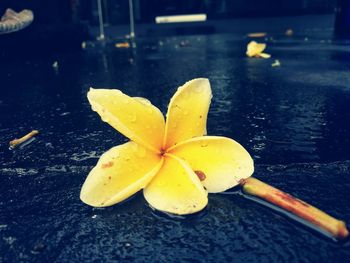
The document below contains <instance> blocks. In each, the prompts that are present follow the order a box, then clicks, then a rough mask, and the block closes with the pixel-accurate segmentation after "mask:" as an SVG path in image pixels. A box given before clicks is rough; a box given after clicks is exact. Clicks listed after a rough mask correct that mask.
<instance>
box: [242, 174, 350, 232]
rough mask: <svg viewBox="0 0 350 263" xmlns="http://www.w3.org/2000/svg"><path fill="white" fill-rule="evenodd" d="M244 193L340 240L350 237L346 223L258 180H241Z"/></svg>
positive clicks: (251, 178)
mask: <svg viewBox="0 0 350 263" xmlns="http://www.w3.org/2000/svg"><path fill="white" fill-rule="evenodd" d="M240 184H241V186H242V187H243V192H244V193H247V194H250V195H253V196H257V197H260V198H262V199H264V200H266V201H268V202H270V203H272V204H275V205H277V206H279V207H281V208H283V209H284V210H287V211H289V212H291V213H293V214H295V215H297V216H298V217H300V218H303V219H304V220H306V221H308V222H310V223H311V224H313V225H316V226H318V227H320V228H321V229H323V230H324V231H326V232H328V233H329V234H331V235H332V236H333V237H335V238H338V239H344V238H346V237H347V236H348V235H349V231H348V229H347V228H346V225H345V222H344V221H341V220H338V219H336V218H334V217H332V216H330V215H328V214H326V213H324V212H323V211H321V210H319V209H317V208H316V207H314V206H312V205H309V204H307V203H305V202H303V201H302V200H300V199H297V198H295V197H293V196H291V195H289V194H287V193H284V192H282V191H281V190H278V189H277V188H274V187H272V186H270V185H268V184H266V183H264V182H262V181H260V180H258V179H255V178H253V177H250V178H248V179H244V180H241V182H240Z"/></svg>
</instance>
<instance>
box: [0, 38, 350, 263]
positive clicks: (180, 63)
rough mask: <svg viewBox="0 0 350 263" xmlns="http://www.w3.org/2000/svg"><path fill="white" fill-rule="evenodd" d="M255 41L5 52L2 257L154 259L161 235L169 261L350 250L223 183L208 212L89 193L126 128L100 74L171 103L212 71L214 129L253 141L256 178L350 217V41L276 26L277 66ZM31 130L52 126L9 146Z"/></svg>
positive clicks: (331, 255) (161, 251)
mask: <svg viewBox="0 0 350 263" xmlns="http://www.w3.org/2000/svg"><path fill="white" fill-rule="evenodd" d="M183 41H185V42H183ZM247 42H248V39H245V38H242V37H237V36H232V35H211V36H194V37H191V36H188V37H164V38H149V39H140V40H139V41H138V43H137V48H136V49H134V50H131V49H117V48H115V47H114V43H111V44H110V45H107V46H106V47H105V48H104V49H99V48H88V49H86V50H84V51H82V52H81V53H79V54H66V55H57V56H55V57H52V58H49V59H37V60H28V61H23V62H21V63H19V62H18V61H6V62H5V61H4V62H1V63H0V69H1V70H0V79H1V82H2V83H1V86H0V89H1V95H0V120H1V121H0V132H1V142H0V147H1V155H0V164H1V167H0V175H1V177H2V183H1V184H0V193H2V194H1V198H0V235H1V236H2V239H1V238H0V251H1V254H2V259H3V260H4V261H5V262H6V261H10V260H11V259H15V260H14V261H31V260H32V259H34V260H33V261H35V260H43V261H45V260H52V259H53V260H57V261H70V260H73V261H75V262H79V261H82V260H93V259H102V260H104V261H111V260H133V261H135V260H137V259H138V258H139V259H142V260H141V261H146V260H152V259H154V258H153V257H154V255H155V254H154V253H155V252H154V248H155V247H157V248H158V252H157V253H158V254H157V256H158V257H159V259H160V261H162V259H163V260H165V259H169V258H168V257H169V256H171V257H173V258H174V261H176V260H179V261H186V260H187V261H189V260H191V262H195V260H198V261H201V262H202V260H201V259H202V258H203V257H204V258H205V259H206V260H207V261H214V260H215V261H221V262H223V261H228V260H230V259H232V257H233V255H234V258H235V259H236V260H237V262H243V261H244V262H246V261H252V262H253V261H256V260H257V258H259V262H281V261H283V262H293V261H298V260H300V259H301V258H303V260H305V262H316V261H317V262H323V261H324V262H325V261H333V262H336V261H339V260H342V259H344V258H345V257H349V255H350V254H349V252H348V248H349V243H348V242H345V243H343V244H335V243H331V242H329V241H328V240H324V239H323V238H320V237H319V236H317V235H314V234H311V233H310V232H309V231H308V230H305V229H304V228H302V227H300V226H299V225H297V224H294V223H291V222H290V221H288V220H286V219H285V218H284V217H283V216H281V215H279V214H275V213H273V212H272V211H270V210H267V209H266V208H264V207H261V206H259V205H257V204H254V203H251V202H249V201H248V200H244V199H241V198H239V197H238V196H231V195H213V196H211V197H210V199H211V200H210V202H209V204H210V205H209V206H208V208H207V209H206V211H204V212H203V213H204V214H203V213H200V214H198V215H195V216H194V217H193V218H191V219H190V220H186V221H181V220H172V219H169V218H167V217H162V216H159V215H158V214H154V213H153V212H152V211H151V209H149V208H148V207H147V206H146V203H145V201H144V200H143V198H142V195H137V196H136V197H135V198H134V199H132V200H130V201H129V202H126V203H124V204H121V205H119V206H115V207H111V208H107V209H92V208H90V207H87V206H85V205H84V204H82V203H81V202H80V200H79V190H80V187H81V184H82V183H83V181H84V179H85V177H86V174H87V173H88V171H89V170H90V169H91V167H92V166H93V165H94V164H95V163H96V161H97V159H98V157H99V156H100V155H101V154H102V153H103V152H105V151H106V150H107V149H109V148H111V147H112V146H114V145H117V144H120V143H121V142H124V141H125V140H126V139H125V138H124V137H123V136H121V135H120V134H118V133H117V132H116V131H115V130H114V129H113V128H111V127H109V126H108V125H107V124H105V123H103V122H101V121H100V119H99V117H98V116H97V114H96V113H94V112H92V111H91V109H90V106H89V105H88V102H87V99H86V92H87V90H88V89H89V87H90V86H93V87H95V88H99V87H100V88H119V89H122V90H123V91H124V92H125V93H127V94H130V95H132V96H138V97H146V98H148V99H150V100H151V101H152V102H153V104H155V105H157V106H159V107H160V109H161V110H162V111H163V112H165V111H166V107H167V104H168V101H169V99H170V97H171V95H172V94H173V93H174V91H175V90H176V88H177V86H179V85H182V84H183V83H184V82H185V81H187V80H190V79H192V78H196V77H208V78H209V79H210V81H211V84H212V89H213V95H214V97H213V100H212V105H211V110H210V113H209V120H208V133H209V134H213V135H224V136H227V137H231V138H234V139H235V140H237V141H239V142H240V143H241V144H242V145H244V146H245V147H246V149H247V150H248V151H249V152H250V153H251V154H252V156H253V157H254V160H255V162H256V164H257V166H256V167H257V169H256V173H255V176H257V177H259V178H260V179H262V180H264V181H266V182H268V183H271V184H273V185H275V186H276V187H280V188H282V189H283V190H285V191H287V192H290V193H291V194H294V195H296V196H298V197H300V198H302V199H304V200H305V201H307V202H310V203H312V204H314V205H316V206H319V207H320V208H321V209H324V210H326V211H328V212H329V213H330V214H332V215H334V216H336V217H340V218H342V219H344V220H346V221H348V222H349V221H350V217H349V215H350V207H349V205H348V204H349V197H348V192H349V190H350V181H349V176H348V175H349V163H348V162H349V160H350V151H349V150H348V149H349V148H350V140H349V136H348V135H349V134H350V122H349V120H350V86H349V83H350V74H348V71H349V68H350V66H349V63H348V58H349V54H350V46H347V45H342V44H341V43H333V42H329V41H324V42H322V43H321V42H320V40H319V39H313V40H312V39H310V40H309V41H305V40H304V38H300V39H287V38H280V39H279V38H276V39H274V40H273V41H268V49H267V51H268V53H270V54H272V56H273V59H279V60H280V62H281V67H276V68H274V67H271V64H272V63H273V60H272V59H271V60H261V59H254V58H253V59H249V58H246V57H245V47H246V44H247ZM181 43H186V44H181ZM54 61H58V65H59V66H58V68H57V69H54V68H53V67H52V64H53V63H54ZM31 129H38V130H39V131H40V135H39V136H38V137H37V140H36V141H35V142H33V143H32V144H30V145H28V146H27V147H24V148H23V149H20V150H15V151H12V152H9V151H8V150H7V149H8V142H9V141H10V140H12V139H13V138H14V137H18V136H21V135H23V134H25V133H27V132H29V131H30V130H31ZM330 182H331V183H330ZM38 244H39V245H38ZM40 244H41V245H40ZM38 248H39V249H38ZM209 249H210V253H209V252H208V251H209ZM33 251H34V252H33ZM175 259H176V260H175ZM325 259H327V260H325ZM0 261H1V257H0ZM170 261H171V260H170Z"/></svg>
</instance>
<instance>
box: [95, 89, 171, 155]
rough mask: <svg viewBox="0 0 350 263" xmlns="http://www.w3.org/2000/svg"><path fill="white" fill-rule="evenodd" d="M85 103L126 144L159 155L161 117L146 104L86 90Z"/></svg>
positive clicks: (118, 93) (114, 92) (105, 91)
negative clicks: (128, 143)
mask: <svg viewBox="0 0 350 263" xmlns="http://www.w3.org/2000/svg"><path fill="white" fill-rule="evenodd" d="M88 99H89V102H90V104H91V106H92V109H93V110H94V111H96V112H97V113H98V114H99V115H100V116H101V118H102V120H103V121H105V122H107V123H109V124H110V125H111V126H112V127H114V128H115V129H117V130H118V131H119V132H120V133H122V134H124V135H125V136H126V137H128V138H129V139H130V140H132V141H134V142H136V143H139V144H141V145H143V146H145V147H146V148H148V149H152V150H153V151H156V152H159V149H161V147H162V143H163V137H164V127H165V122H164V116H163V114H162V113H161V112H160V111H159V109H158V108H156V107H155V106H153V105H152V104H151V103H150V102H149V101H147V100H141V99H139V98H136V99H134V98H131V97H129V96H127V95H125V94H123V93H122V92H121V91H120V90H109V89H90V91H89V92H88Z"/></svg>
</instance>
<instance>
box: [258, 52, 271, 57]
mask: <svg viewBox="0 0 350 263" xmlns="http://www.w3.org/2000/svg"><path fill="white" fill-rule="evenodd" d="M259 56H260V57H262V58H270V57H271V55H270V54H266V53H260V54H259Z"/></svg>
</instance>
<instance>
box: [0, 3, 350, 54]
mask: <svg viewBox="0 0 350 263" xmlns="http://www.w3.org/2000/svg"><path fill="white" fill-rule="evenodd" d="M130 3H132V4H133V7H132V14H133V21H134V23H135V27H136V29H135V30H136V34H137V35H138V36H152V35H156V36H157V35H179V34H211V33H240V32H241V33H242V32H243V33H247V32H249V31H251V30H267V29H268V30H284V29H285V28H286V27H297V28H298V27H299V30H301V29H302V28H300V26H303V27H304V29H305V27H306V28H314V27H318V28H323V29H325V30H328V31H332V32H333V30H334V29H335V31H336V33H338V35H344V33H348V32H349V28H350V18H349V17H350V16H349V14H348V13H349V11H350V9H349V1H348V0H338V1H337V0H326V1H324V0H296V1H289V0H189V1H186V0H166V1H157V0H133V1H127V0H52V1H49V2H48V1H40V0H29V1H25V0H18V1H11V0H2V1H1V2H0V13H1V14H3V13H4V12H5V10H6V9H7V8H12V9H14V10H15V11H17V12H19V11H21V10H22V9H30V10H32V11H33V12H34V16H35V19H34V22H33V24H32V25H31V27H30V28H29V29H27V30H25V31H23V32H20V33H17V34H13V35H8V36H1V41H0V48H1V49H2V51H0V52H2V55H4V50H5V49H6V50H7V53H8V52H9V50H10V49H15V50H16V52H14V53H13V55H23V54H26V53H28V51H40V52H39V53H45V52H57V51H59V50H74V49H79V48H80V46H81V42H82V41H84V40H91V39H96V37H98V36H99V35H101V28H100V24H101V23H100V22H101V21H103V26H104V28H103V29H104V30H105V32H103V33H105V34H106V36H108V37H110V38H117V37H122V36H125V35H126V34H129V33H130V9H129V8H130ZM99 4H100V9H99V7H98V6H99ZM99 10H100V12H99ZM185 14H205V15H206V20H205V21H202V22H201V23H176V24H175V25H174V24H168V23H167V24H165V25H164V24H162V25H159V24H156V22H155V20H156V17H158V16H169V15H185ZM100 17H101V19H102V20H99V18H100ZM274 17H275V18H276V17H280V18H281V19H280V20H278V21H279V22H278V23H276V19H272V20H271V19H269V18H274ZM305 17H306V19H304V18H305ZM244 18H262V19H260V20H259V22H257V20H249V19H246V20H242V19H244ZM237 19H238V20H237ZM239 19H240V20H239ZM334 25H336V26H335V27H333V26H334ZM297 30H298V29H297ZM332 32H328V33H332ZM23 42H25V43H26V45H25V46H23V45H22V44H21V43H23ZM19 45H21V48H18V46H19ZM0 54H1V53H0Z"/></svg>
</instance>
